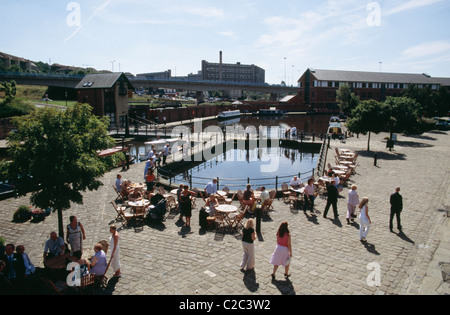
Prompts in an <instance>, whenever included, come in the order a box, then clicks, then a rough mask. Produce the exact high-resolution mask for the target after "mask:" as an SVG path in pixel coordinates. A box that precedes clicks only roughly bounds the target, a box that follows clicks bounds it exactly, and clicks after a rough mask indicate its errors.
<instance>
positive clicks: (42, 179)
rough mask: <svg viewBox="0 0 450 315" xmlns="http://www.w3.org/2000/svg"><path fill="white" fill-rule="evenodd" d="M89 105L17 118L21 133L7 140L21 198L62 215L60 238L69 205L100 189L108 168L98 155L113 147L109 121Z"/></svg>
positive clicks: (12, 176)
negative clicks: (85, 192)
mask: <svg viewBox="0 0 450 315" xmlns="http://www.w3.org/2000/svg"><path fill="white" fill-rule="evenodd" d="M91 111H92V108H91V107H90V106H89V105H87V104H77V105H76V106H74V107H73V108H67V109H66V110H58V109H54V108H44V109H36V110H34V111H33V112H32V113H31V114H29V115H27V116H23V117H20V118H15V119H13V123H14V125H15V127H16V129H17V131H14V132H12V133H11V134H10V135H9V137H8V142H9V145H10V149H9V154H10V156H11V158H12V162H11V163H10V164H9V173H10V174H9V177H10V178H14V179H15V181H16V189H17V192H18V194H19V195H26V194H27V193H29V192H31V197H30V202H31V203H32V204H33V205H34V206H36V207H40V208H47V207H52V208H53V209H56V210H57V212H58V228H59V235H60V236H63V235H64V229H63V219H62V211H63V210H65V209H69V208H70V204H71V202H74V203H77V204H82V203H83V196H82V194H81V192H84V191H86V190H97V189H98V188H99V187H100V186H101V185H102V183H101V181H100V180H99V178H100V177H101V176H102V175H103V174H104V173H105V172H106V171H107V165H106V164H105V162H104V161H103V160H102V159H101V158H100V157H99V156H98V153H97V152H98V151H99V150H102V149H106V148H108V147H111V146H113V145H114V141H113V139H112V138H111V137H109V136H108V135H107V126H108V119H107V118H98V117H96V116H94V115H92V113H91Z"/></svg>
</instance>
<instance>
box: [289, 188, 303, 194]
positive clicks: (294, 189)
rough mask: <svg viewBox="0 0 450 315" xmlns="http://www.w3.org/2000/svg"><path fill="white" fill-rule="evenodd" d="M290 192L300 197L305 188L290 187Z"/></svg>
mask: <svg viewBox="0 0 450 315" xmlns="http://www.w3.org/2000/svg"><path fill="white" fill-rule="evenodd" d="M290 190H291V191H293V192H295V193H297V195H299V194H300V195H302V194H303V193H304V192H305V187H300V188H298V189H297V188H293V187H291V188H290Z"/></svg>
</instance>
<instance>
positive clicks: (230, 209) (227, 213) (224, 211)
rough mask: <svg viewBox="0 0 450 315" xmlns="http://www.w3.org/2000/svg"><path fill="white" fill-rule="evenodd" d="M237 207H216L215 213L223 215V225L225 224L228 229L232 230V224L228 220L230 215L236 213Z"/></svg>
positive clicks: (223, 205)
mask: <svg viewBox="0 0 450 315" xmlns="http://www.w3.org/2000/svg"><path fill="white" fill-rule="evenodd" d="M237 209H238V208H237V207H236V206H233V205H227V204H222V205H218V206H217V207H216V211H218V212H220V213H222V214H223V224H227V225H228V227H230V228H232V222H231V219H230V214H231V213H234V212H236V211H237Z"/></svg>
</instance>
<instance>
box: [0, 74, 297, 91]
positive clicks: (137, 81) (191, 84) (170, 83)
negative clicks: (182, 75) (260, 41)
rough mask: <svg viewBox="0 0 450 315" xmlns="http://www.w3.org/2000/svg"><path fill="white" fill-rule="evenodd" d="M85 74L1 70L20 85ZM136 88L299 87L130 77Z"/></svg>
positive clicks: (62, 81)
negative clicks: (70, 74) (72, 74)
mask: <svg viewBox="0 0 450 315" xmlns="http://www.w3.org/2000/svg"><path fill="white" fill-rule="evenodd" d="M83 78H84V76H68V75H58V74H33V73H22V72H0V82H1V81H11V80H14V81H16V83H17V84H20V85H40V86H54V87H66V88H75V86H76V85H77V84H78V83H79V82H80V81H81V80H82V79H83ZM128 79H129V80H130V82H131V83H132V84H133V86H134V87H135V88H138V87H139V88H140V87H143V88H168V89H179V90H186V91H198V92H205V91H229V90H242V91H251V92H263V93H270V94H272V95H283V94H284V95H286V94H296V93H297V91H298V88H297V87H289V86H282V85H270V84H256V83H240V82H223V81H221V82H219V81H188V80H177V79H176V78H175V79H170V80H158V79H143V78H133V77H129V78H128Z"/></svg>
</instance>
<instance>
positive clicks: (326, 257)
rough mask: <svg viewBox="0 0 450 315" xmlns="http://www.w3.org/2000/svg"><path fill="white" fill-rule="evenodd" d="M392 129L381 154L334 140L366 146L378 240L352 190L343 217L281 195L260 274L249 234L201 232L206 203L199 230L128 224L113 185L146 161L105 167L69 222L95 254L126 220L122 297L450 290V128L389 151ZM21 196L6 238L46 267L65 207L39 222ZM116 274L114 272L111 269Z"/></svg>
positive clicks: (6, 210) (7, 220)
mask: <svg viewBox="0 0 450 315" xmlns="http://www.w3.org/2000/svg"><path fill="white" fill-rule="evenodd" d="M384 137H386V134H384V133H380V134H379V135H372V136H371V150H372V152H367V151H366V146H367V136H360V137H359V138H356V137H354V138H350V139H348V140H347V141H346V143H345V144H344V143H341V142H339V141H338V140H333V141H331V150H329V152H328V161H331V162H332V161H333V160H334V148H335V147H338V148H343V147H346V148H348V149H351V150H355V151H357V152H358V153H359V154H360V155H359V157H358V166H357V168H356V174H354V175H352V176H351V177H350V184H353V183H355V184H357V185H358V194H359V196H360V198H362V197H363V196H368V197H369V199H370V202H369V209H370V216H371V218H372V222H373V224H372V226H371V231H370V233H369V235H368V243H369V244H370V246H364V245H362V244H361V243H360V242H359V238H358V237H359V236H358V235H359V234H358V233H359V232H358V227H359V224H358V220H356V223H355V224H354V225H347V224H346V221H345V214H346V198H347V196H346V194H347V190H346V189H345V190H344V191H343V192H341V197H342V198H339V201H338V211H339V215H340V216H339V220H338V221H334V220H331V219H324V218H322V216H321V214H319V215H313V216H311V215H310V214H306V215H305V214H304V213H303V211H293V210H290V208H289V205H287V204H284V203H283V201H282V200H281V199H279V200H276V201H275V202H274V209H275V211H273V212H271V213H270V218H271V220H265V221H264V222H263V223H262V233H261V236H262V239H261V240H259V241H256V242H255V253H256V266H255V272H254V276H253V278H252V277H249V276H247V275H244V274H242V273H241V271H240V267H239V264H240V262H241V259H242V245H241V240H240V237H239V236H237V235H232V234H228V233H226V234H222V233H215V232H207V233H200V232H199V228H198V227H199V225H198V209H199V207H197V208H195V209H194V210H193V216H192V222H191V230H190V232H189V233H181V232H182V230H183V229H182V227H181V226H180V225H179V222H178V221H177V220H178V216H175V217H172V218H168V219H167V220H166V221H165V222H163V224H162V225H145V226H144V227H143V229H142V230H135V229H134V228H126V227H125V228H122V224H121V222H114V219H115V217H116V213H115V211H114V209H113V208H112V205H111V204H110V202H111V201H112V200H114V199H115V197H116V196H115V192H114V191H113V190H112V188H111V185H112V184H113V183H114V180H115V177H116V174H117V173H121V174H122V176H123V177H124V178H127V179H130V180H132V181H140V180H141V178H142V173H143V167H144V165H143V164H136V165H132V166H131V167H130V169H129V170H127V171H124V172H122V171H120V170H113V171H112V172H109V173H107V174H105V175H104V176H103V178H102V182H103V184H104V186H103V187H101V188H100V189H99V190H98V191H96V192H86V193H85V194H84V204H83V205H73V206H72V207H71V208H70V209H68V210H66V211H65V212H64V225H66V224H67V223H68V218H69V216H70V215H76V216H77V217H78V219H79V221H80V222H82V223H83V225H84V227H85V230H86V234H87V235H86V237H87V239H86V240H85V241H84V243H83V247H84V252H85V253H86V254H88V253H91V254H92V253H93V247H94V245H95V243H96V242H97V241H99V240H102V239H104V240H109V237H110V234H109V225H110V224H111V223H115V224H116V225H117V226H118V227H119V228H120V229H119V230H120V231H119V233H120V237H121V239H120V246H121V253H120V254H121V257H120V259H121V264H122V268H121V269H122V274H123V276H122V277H121V278H120V279H119V280H118V282H117V283H116V284H115V287H114V289H113V290H112V291H111V292H110V293H112V294H113V295H141V294H142V295H147V294H152V295H153V294H154V295H159V294H164V295H166V294H167V295H172V294H189V295H191V294H199V295H209V294H214V295H229V294H255V295H259V294H263V295H280V294H286V295H290V294H298V295H303V294H326V295H329V294H345V295H352V294H358V295H359V294H450V287H449V285H445V284H443V283H442V279H441V278H440V277H441V275H440V270H439V267H438V262H439V261H438V259H441V260H442V259H444V258H445V257H447V258H448V257H450V253H449V249H450V245H449V244H450V240H449V237H448V231H449V228H448V227H449V223H448V222H449V220H448V218H446V217H445V216H444V213H445V211H443V210H442V209H445V207H448V205H449V204H450V203H449V199H448V198H449V195H450V191H449V187H450V185H449V184H450V170H449V165H450V163H449V162H450V155H449V154H448V152H449V151H448V147H449V144H450V141H449V139H450V138H449V137H448V132H441V131H440V132H429V133H425V134H424V135H422V136H411V137H408V136H404V135H399V136H398V142H397V145H396V146H395V148H394V150H393V151H392V152H389V151H387V150H386V148H385V144H386V143H385V140H384ZM374 152H378V164H377V167H374V166H373V154H374ZM332 164H333V163H332ZM398 185H399V186H401V194H402V195H403V198H404V204H405V207H404V211H403V213H402V224H403V227H404V229H403V230H404V234H398V231H396V230H394V233H391V232H390V231H389V227H388V223H389V195H390V194H391V193H392V192H393V191H394V189H395V187H396V186H398ZM235 203H236V201H235ZM21 204H24V205H28V204H29V196H25V197H20V198H11V199H6V200H2V201H0V236H2V237H5V238H6V240H7V242H8V243H14V244H16V245H18V244H24V245H25V248H26V251H27V252H28V253H29V255H30V258H31V260H32V261H33V263H34V264H35V265H36V266H40V267H42V266H43V264H42V251H43V247H44V242H45V241H46V239H47V238H48V236H49V233H50V232H51V231H53V230H57V215H56V213H52V214H50V215H49V216H48V217H47V218H46V219H45V220H44V221H42V222H38V223H32V222H25V223H14V222H12V215H13V212H14V210H15V209H16V208H17V207H18V206H19V205H21ZM198 204H200V205H201V204H202V202H198ZM325 204H326V199H325V198H317V202H316V210H318V211H320V212H321V213H323V210H324V207H325ZM283 221H288V222H289V228H290V230H291V234H292V243H293V253H294V255H293V259H292V264H291V268H290V273H291V274H292V275H291V278H290V281H289V282H287V281H285V279H284V277H283V276H282V275H283V273H284V268H283V267H280V268H279V270H278V271H277V281H276V282H275V283H272V282H271V277H270V274H271V273H272V265H270V263H269V260H270V257H271V255H272V253H273V251H274V249H275V245H276V236H275V235H276V231H277V229H278V226H279V225H280V223H281V222H283ZM445 236H446V237H445ZM108 254H109V253H108ZM374 262H377V263H378V264H379V265H380V268H381V285H380V286H379V287H375V286H369V285H368V283H367V278H368V276H369V274H370V272H371V271H370V270H368V269H367V266H368V265H369V264H371V263H374ZM205 271H210V272H211V273H213V274H215V276H214V277H211V276H210V275H208V274H205ZM107 276H108V277H109V278H111V276H112V271H111V270H109V271H108V274H107ZM196 290H197V293H196Z"/></svg>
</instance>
